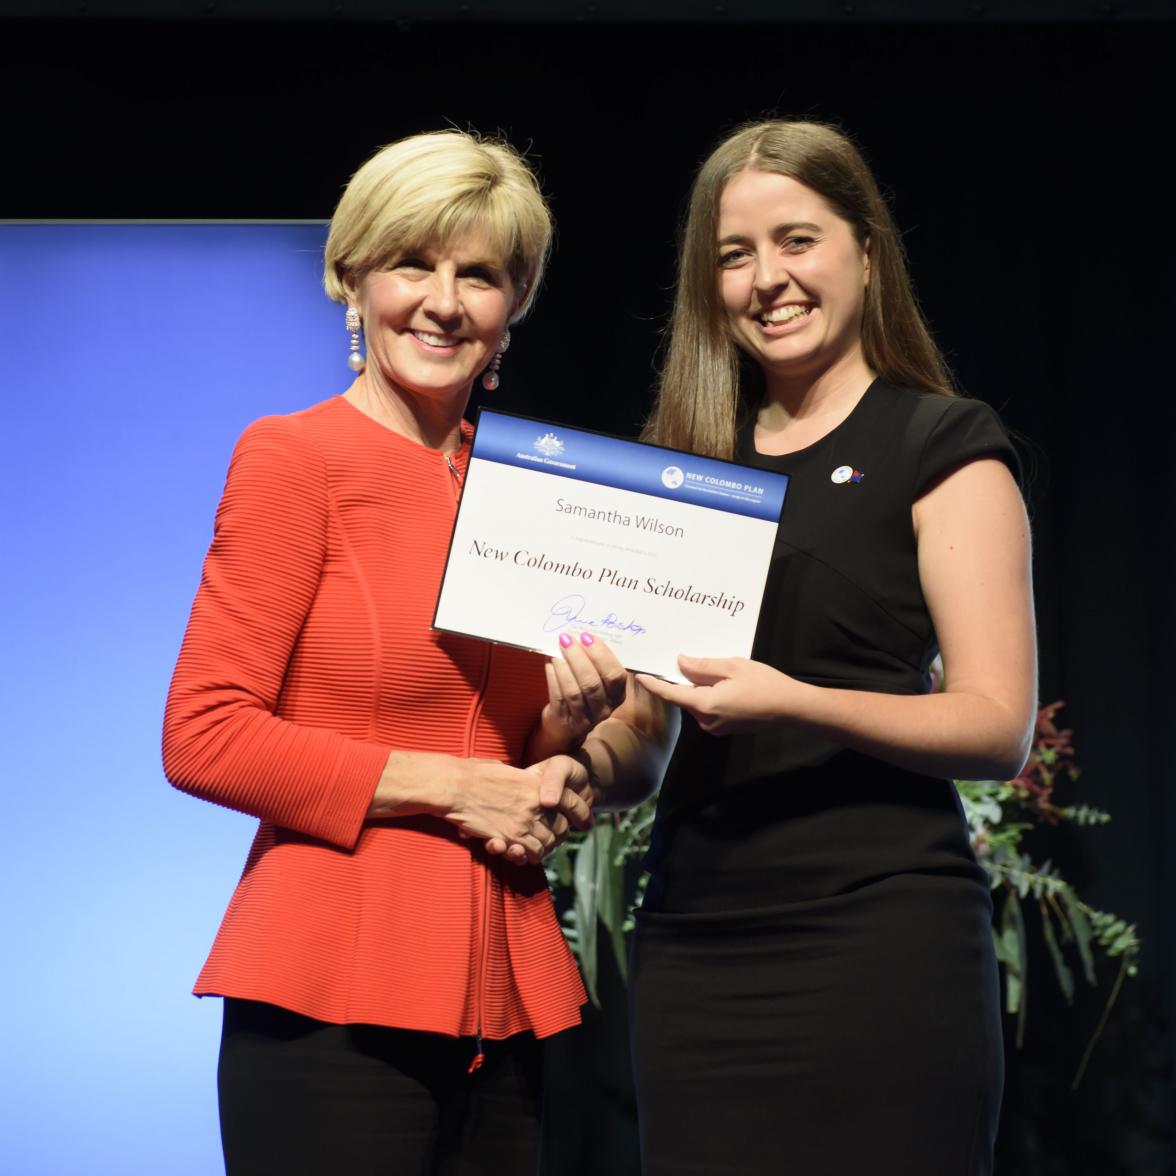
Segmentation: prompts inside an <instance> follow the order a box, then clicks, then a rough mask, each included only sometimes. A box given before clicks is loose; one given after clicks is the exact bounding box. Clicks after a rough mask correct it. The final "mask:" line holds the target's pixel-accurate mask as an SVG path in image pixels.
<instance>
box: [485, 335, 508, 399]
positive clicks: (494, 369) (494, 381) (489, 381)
mask: <svg viewBox="0 0 1176 1176" xmlns="http://www.w3.org/2000/svg"><path fill="white" fill-rule="evenodd" d="M509 346H510V331H509V330H508V331H503V333H502V338H501V339H500V340H499V343H498V347H497V349H496V350H495V352H494V358H493V359H492V360H491V361H490V366H489V367H488V368H487V369H486V370H485V372H484V373H483V374H482V387H483V388H485V389H486V391H487V392H493V391H494V389H495V388H497V387H498V382H499V381H498V365H499V364H500V363H502V356H503V353H504V352H505V351H506V349H507V348H508V347H509Z"/></svg>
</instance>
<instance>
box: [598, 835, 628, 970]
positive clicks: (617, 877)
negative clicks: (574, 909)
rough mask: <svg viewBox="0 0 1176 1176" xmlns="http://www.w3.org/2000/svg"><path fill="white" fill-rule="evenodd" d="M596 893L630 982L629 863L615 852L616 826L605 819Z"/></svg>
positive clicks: (611, 938) (622, 968)
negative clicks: (627, 927)
mask: <svg viewBox="0 0 1176 1176" xmlns="http://www.w3.org/2000/svg"><path fill="white" fill-rule="evenodd" d="M595 832H596V839H595V840H596V847H595V852H596V893H597V910H598V911H599V914H600V921H601V922H602V923H603V924H604V927H605V930H607V931H608V933H609V938H610V940H611V942H612V949H613V955H614V956H615V957H616V961H617V969H618V970H619V971H620V973H621V979H622V980H624V981H625V982H626V983H628V980H629V969H628V960H627V959H626V954H627V953H626V951H625V867H624V863H623V861H617V860H616V859H615V856H614V853H613V841H614V832H615V830H614V826H613V824H612V822H611V821H601V822H600V824H598V825H597V826H596V829H595Z"/></svg>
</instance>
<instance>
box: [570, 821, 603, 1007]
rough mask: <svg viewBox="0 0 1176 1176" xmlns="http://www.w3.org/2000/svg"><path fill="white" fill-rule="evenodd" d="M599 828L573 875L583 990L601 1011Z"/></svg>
mask: <svg viewBox="0 0 1176 1176" xmlns="http://www.w3.org/2000/svg"><path fill="white" fill-rule="evenodd" d="M602 824H603V822H602ZM600 828H601V825H596V826H593V828H591V829H589V830H588V833H587V835H586V836H585V838H584V840H583V842H582V843H581V845H580V849H579V852H578V853H577V854H576V867H575V870H574V873H573V882H574V885H575V889H576V898H575V910H576V929H577V931H578V932H579V936H580V971H581V972H583V974H584V987H585V988H586V989H587V990H588V999H589V1000H590V1001H591V1002H592V1003H593V1004H594V1005H595V1006H596V1007H597V1008H600V997H599V996H598V995H597V991H596V977H597V974H598V969H597V960H596V928H597V926H598V922H599V920H598V917H597V901H598V895H597V888H596V845H595V841H596V835H597V833H598V832H599V830H600Z"/></svg>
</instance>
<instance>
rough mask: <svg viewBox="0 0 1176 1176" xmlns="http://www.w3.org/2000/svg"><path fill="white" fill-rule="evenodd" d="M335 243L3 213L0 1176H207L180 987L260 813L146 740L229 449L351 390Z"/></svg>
mask: <svg viewBox="0 0 1176 1176" xmlns="http://www.w3.org/2000/svg"><path fill="white" fill-rule="evenodd" d="M325 231H326V230H325V227H324V226H322V225H318V224H314V225H306V224H138V225H136V224H93V225H75V224H39V225H28V224H0V391H2V394H3V404H4V418H5V420H4V429H3V438H4V461H3V466H2V472H0V478H3V487H4V503H5V506H6V509H5V510H4V512H3V524H2V525H3V528H4V552H5V558H4V562H3V572H2V579H0V594H2V605H3V607H2V609H0V634H2V637H3V650H4V654H5V663H6V665H7V667H8V672H7V673H6V674H5V675H4V680H3V686H2V687H0V689H2V691H3V715H4V726H5V731H6V737H5V739H4V747H5V752H6V754H5V760H6V763H5V768H4V810H5V813H6V817H7V823H6V827H7V828H8V830H9V833H8V842H7V845H6V852H5V853H4V855H3V858H2V865H0V870H2V871H3V875H2V878H3V884H4V916H3V919H4V923H3V936H4V956H5V959H4V966H3V969H2V978H0V996H2V997H3V1008H4V1009H5V1013H6V1023H5V1033H4V1037H5V1043H4V1048H3V1050H2V1051H0V1057H2V1059H3V1060H2V1062H0V1066H2V1070H0V1074H2V1076H3V1087H4V1088H3V1097H2V1098H0V1172H4V1173H10V1174H12V1176H24V1174H29V1176H43V1174H53V1176H59V1174H75V1173H76V1174H78V1176H95V1174H105V1173H111V1174H118V1176H132V1174H138V1173H144V1174H150V1176H159V1174H160V1173H168V1174H169V1176H209V1174H212V1173H217V1172H222V1171H223V1165H222V1162H221V1156H220V1142H219V1135H218V1129H217V1120H216V1096H215V1066H216V1052H217V1044H218V1034H219V1027H220V1002H219V1001H217V1000H203V1001H201V1000H197V999H196V998H195V997H193V996H191V995H190V991H191V985H192V983H193V980H194V979H195V976H196V972H197V970H198V968H199V966H200V964H201V963H202V961H203V958H204V954H205V953H206V951H207V949H208V947H209V944H210V943H211V941H212V937H213V934H214V933H215V930H216V927H217V925H218V923H219V920H220V916H221V913H222V911H223V908H224V905H225V903H226V901H227V900H228V897H229V894H230V893H231V891H232V888H233V886H234V885H235V883H236V880H237V877H238V875H239V873H240V869H241V866H242V864H243V862H244V858H245V852H246V849H247V848H248V845H249V841H250V839H251V837H252V833H253V828H254V824H255V822H254V821H252V820H251V819H248V818H246V817H243V816H240V815H238V814H235V813H231V812H228V811H226V810H224V809H219V808H216V807H214V806H212V805H208V804H204V803H202V802H200V801H197V800H194V799H192V798H191V797H188V796H184V795H182V794H180V793H178V792H175V791H174V790H173V789H172V788H171V787H170V786H169V785H168V784H167V782H166V781H165V780H164V777H163V773H162V770H161V767H160V756H159V728H160V719H161V716H162V710H163V700H164V695H165V693H166V690H167V684H168V680H169V677H170V674H171V669H172V665H173V663H174V661H175V656H176V653H177V651H178V649H179V643H180V638H181V636H182V633H183V627H184V623H185V621H186V619H187V613H188V608H189V606H190V604H191V601H192V596H193V594H194V592H195V590H196V585H197V582H198V579H199V575H200V565H201V561H202V559H203V556H204V552H205V549H206V548H207V546H208V542H209V539H210V538H211V534H212V518H213V512H214V510H215V507H216V503H217V501H218V499H219V497H220V492H221V489H222V487H223V485H224V475H225V470H226V468H227V465H228V459H229V454H230V452H231V451H232V447H233V443H234V441H235V440H236V438H237V436H238V434H239V433H240V432H241V430H242V429H243V428H244V427H245V425H246V424H248V423H249V422H250V421H251V420H253V419H254V418H256V417H259V416H264V415H266V414H268V413H281V412H289V411H292V410H294V409H297V408H301V407H304V406H306V405H308V404H312V403H314V402H315V401H318V400H323V399H325V398H326V397H328V396H331V395H334V394H336V393H338V392H341V391H342V390H343V389H344V388H345V387H346V386H347V384H348V383H349V382H350V379H351V373H350V372H349V371H348V370H347V364H346V360H347V343H348V338H347V335H346V333H345V331H344V330H343V312H342V309H341V308H340V307H337V306H334V305H333V304H332V303H330V302H328V300H327V299H326V297H325V296H324V294H323V293H322V286H321V278H320V271H321V264H322V246H323V241H324V239H325Z"/></svg>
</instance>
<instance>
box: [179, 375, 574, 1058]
mask: <svg viewBox="0 0 1176 1176" xmlns="http://www.w3.org/2000/svg"><path fill="white" fill-rule="evenodd" d="M468 459H469V427H468V426H463V445H462V448H461V450H460V452H459V453H458V454H457V455H456V457H455V459H454V460H455V462H456V464H457V466H458V468H459V469H460V470H462V471H463V472H464V469H465V466H466V463H467V462H468ZM456 506H457V486H456V483H455V480H454V477H453V475H452V474H451V472H450V470H449V468H448V467H447V465H446V462H445V458H444V457H443V455H442V454H441V453H439V452H438V451H436V450H432V449H425V448H423V447H422V446H420V445H417V444H416V443H414V442H412V441H410V440H408V438H406V437H403V436H401V435H400V434H398V433H394V432H392V431H391V430H390V429H387V428H385V427H384V426H383V425H380V424H379V423H378V422H376V421H374V420H372V419H371V418H369V417H368V416H366V415H365V414H364V413H362V412H360V411H359V410H358V409H357V408H355V407H354V406H353V405H351V404H349V403H348V402H347V401H345V400H344V399H343V398H342V397H335V398H334V399H332V400H328V401H325V402H323V403H322V404H317V405H315V406H314V407H312V408H309V409H306V410H305V411H303V412H299V413H294V414H293V415H291V416H286V417H267V418H265V419H263V420H260V421H257V422H256V423H254V424H253V425H251V426H250V427H249V428H248V429H246V431H245V433H244V434H243V435H242V437H241V440H240V441H239V442H238V444H237V448H236V450H235V452H234V454H233V459H232V462H231V464H230V466H229V474H228V480H227V483H226V486H225V493H224V497H223V499H222V500H221V503H220V507H219V508H218V510H217V514H216V528H215V533H214V537H213V541H212V546H211V547H210V548H209V552H208V557H207V559H206V561H205V564H204V574H203V577H202V579H201V584H200V590H199V592H198V593H197V595H196V600H195V603H194V604H193V606H192V615H191V618H190V620H189V622H188V629H187V633H186V634H185V637H184V643H183V648H182V649H181V651H180V657H179V662H178V664H177V665H176V671H175V676H174V678H173V679H172V684H171V690H170V692H169V694H168V701H167V711H166V715H165V718H164V733H163V760H164V770H165V771H166V773H167V776H168V778H169V779H170V780H171V781H172V783H173V784H175V785H176V787H178V788H182V789H184V790H185V791H188V792H191V793H193V794H195V795H197V796H201V797H204V798H206V799H208V800H213V801H216V802H217V803H218V804H223V805H227V806H228V807H230V808H234V809H239V810H241V811H242V812H247V813H251V814H253V815H254V816H257V817H259V818H260V819H261V825H260V828H259V829H258V831H257V836H256V838H255V839H254V842H253V847H252V849H251V850H250V853H249V857H248V860H247V861H246V863H245V870H244V873H243V874H242V877H241V881H240V883H239V884H238V886H237V889H236V892H235V893H234V894H233V897H232V900H231V901H230V903H229V907H228V910H227V911H226V913H225V917H224V921H223V922H222V924H221V928H220V931H219V933H218V934H217V937H216V941H215V943H214V944H213V947H212V952H211V954H210V955H209V957H208V961H207V962H206V963H205V965H204V969H203V971H202V972H201V973H200V977H199V979H198V980H197V983H196V992H197V993H198V994H200V995H208V994H217V995H224V996H236V997H244V998H248V999H250V1000H260V1001H267V1002H269V1003H271V1004H276V1005H280V1006H282V1007H283V1008H287V1009H291V1010H293V1011H295V1012H298V1013H302V1014H305V1015H306V1016H310V1017H315V1018H317V1019H319V1020H322V1021H331V1022H335V1023H340V1024H341V1023H348V1022H362V1023H366V1024H374V1025H392V1026H399V1027H401V1028H408V1029H423V1030H429V1031H432V1032H436V1033H445V1034H451V1035H466V1034H474V1033H476V1032H479V1031H480V1032H481V1033H482V1034H483V1036H486V1037H490V1038H501V1037H506V1036H508V1035H510V1034H512V1033H517V1032H519V1031H520V1030H524V1029H533V1030H534V1031H535V1033H536V1034H537V1035H539V1036H545V1035H547V1034H550V1033H554V1032H556V1031H558V1030H560V1029H564V1028H566V1027H568V1026H569V1025H573V1024H575V1023H576V1022H578V1021H579V1018H580V1014H579V1009H580V1005H581V1004H582V1003H583V1001H584V991H583V988H582V986H581V984H580V979H579V975H578V973H577V971H576V967H575V963H574V961H573V960H572V958H571V954H570V953H569V951H568V949H567V945H566V944H565V943H564V939H563V935H562V933H561V932H560V929H559V926H558V923H557V921H556V918H555V913H554V910H553V907H552V903H551V898H550V896H549V894H548V891H547V885H546V881H545V878H544V874H543V870H542V868H541V867H539V866H531V867H516V866H512V865H510V864H509V863H506V862H503V861H501V860H500V859H492V858H487V857H486V855H485V854H484V853H483V852H482V850H481V848H480V843H477V842H468V841H464V840H462V839H460V838H459V837H458V834H457V831H456V829H455V828H454V826H453V825H451V824H450V823H449V822H447V821H443V820H441V819H439V818H434V817H412V818H404V819H400V820H388V821H380V822H376V823H371V824H365V815H366V813H367V809H368V805H369V803H370V801H371V797H372V794H373V792H374V790H375V786H376V782H377V780H378V779H379V777H380V773H381V771H382V769H383V767H384V763H385V761H386V760H387V758H388V753H389V752H390V751H391V750H392V749H393V748H400V749H406V750H415V751H435V752H444V753H446V754H449V755H455V756H478V757H485V758H491V759H497V760H502V761H505V762H509V763H513V764H519V763H521V760H522V756H523V752H524V748H525V745H526V741H527V737H528V735H529V733H530V731H531V729H532V727H533V726H534V725H535V723H536V721H537V719H538V716H539V712H540V710H541V709H542V706H543V704H544V702H545V701H546V697H547V692H546V686H545V682H544V675H543V660H542V659H541V658H540V657H537V656H536V655H534V654H529V653H524V652H522V651H519V650H513V649H508V648H505V647H501V646H491V645H488V644H486V643H484V642H481V641H475V640H472V639H469V638H463V637H455V636H453V635H451V634H447V633H437V632H434V631H432V630H431V628H430V624H431V622H432V616H433V606H434V603H435V601H436V598H437V591H438V587H439V585H440V581H441V574H442V571H443V568H444V563H445V555H446V550H447V547H448V542H449V533H450V530H451V527H452V524H453V517H454V513H455V511H456Z"/></svg>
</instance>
